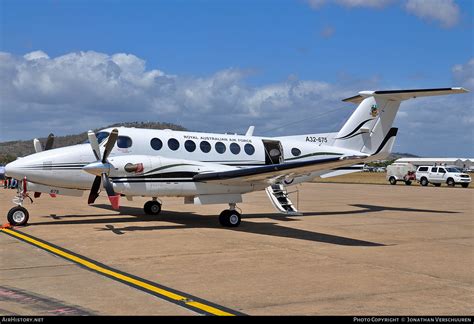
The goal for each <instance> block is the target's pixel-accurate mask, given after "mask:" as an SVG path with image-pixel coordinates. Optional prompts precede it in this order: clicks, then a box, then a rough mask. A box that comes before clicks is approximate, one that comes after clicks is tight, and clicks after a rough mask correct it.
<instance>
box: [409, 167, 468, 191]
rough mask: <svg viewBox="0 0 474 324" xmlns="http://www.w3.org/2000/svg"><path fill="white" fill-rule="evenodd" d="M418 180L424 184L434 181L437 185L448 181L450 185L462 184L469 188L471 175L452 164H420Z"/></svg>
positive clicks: (417, 173)
mask: <svg viewBox="0 0 474 324" xmlns="http://www.w3.org/2000/svg"><path fill="white" fill-rule="evenodd" d="M416 181H418V182H419V183H420V184H421V185H422V186H427V185H428V184H429V183H432V184H433V185H435V186H436V187H439V186H441V184H442V183H446V184H447V185H448V186H450V187H454V186H455V185H457V184H460V185H461V186H462V187H463V188H467V187H468V186H469V183H471V177H470V176H469V175H468V174H466V173H463V172H462V171H461V170H459V169H458V168H456V167H452V166H420V167H418V169H417V170H416Z"/></svg>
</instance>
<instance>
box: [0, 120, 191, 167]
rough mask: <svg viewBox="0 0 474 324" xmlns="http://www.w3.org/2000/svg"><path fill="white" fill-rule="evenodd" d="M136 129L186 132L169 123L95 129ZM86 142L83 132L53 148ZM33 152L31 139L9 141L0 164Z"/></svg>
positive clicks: (61, 139) (3, 146) (57, 141)
mask: <svg viewBox="0 0 474 324" xmlns="http://www.w3.org/2000/svg"><path fill="white" fill-rule="evenodd" d="M120 126H123V127H136V128H148V129H172V130H186V128H184V127H183V126H180V125H175V124H171V123H159V122H127V123H118V124H113V125H109V126H105V127H101V128H98V129H95V130H94V131H95V132H97V131H99V130H100V129H104V128H108V127H120ZM39 140H40V141H41V143H42V144H43V145H44V144H45V142H46V137H45V138H39ZM86 140H87V132H83V133H80V134H76V135H67V136H57V137H55V138H54V146H53V147H54V148H57V147H64V146H69V145H75V144H79V143H82V142H84V141H86ZM34 152H35V149H34V147H33V139H31V140H26V141H10V142H3V143H0V164H6V163H8V162H11V161H14V160H15V159H16V158H17V157H22V156H26V155H29V154H32V153H34Z"/></svg>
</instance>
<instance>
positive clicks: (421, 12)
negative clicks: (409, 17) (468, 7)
mask: <svg viewBox="0 0 474 324" xmlns="http://www.w3.org/2000/svg"><path fill="white" fill-rule="evenodd" d="M405 9H406V10H407V11H408V12H409V13H411V14H414V15H416V16H417V17H420V18H422V19H427V20H434V21H436V22H439V23H441V25H442V26H443V27H453V26H454V25H456V24H457V23H458V21H459V17H460V13H459V7H458V5H457V4H456V3H454V0H429V1H426V0H407V2H406V4H405Z"/></svg>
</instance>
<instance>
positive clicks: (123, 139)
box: [117, 136, 132, 148]
mask: <svg viewBox="0 0 474 324" xmlns="http://www.w3.org/2000/svg"><path fill="white" fill-rule="evenodd" d="M117 146H118V147H119V148H129V147H131V146H132V139H131V138H130V137H128V136H119V137H118V138H117Z"/></svg>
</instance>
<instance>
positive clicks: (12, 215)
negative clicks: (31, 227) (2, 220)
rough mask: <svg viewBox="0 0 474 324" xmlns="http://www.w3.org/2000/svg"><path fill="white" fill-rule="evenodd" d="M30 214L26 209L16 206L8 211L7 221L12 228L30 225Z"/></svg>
mask: <svg viewBox="0 0 474 324" xmlns="http://www.w3.org/2000/svg"><path fill="white" fill-rule="evenodd" d="M29 218H30V214H29V213H28V210H26V208H25V207H22V206H16V207H13V208H12V209H10V210H9V211H8V215H7V220H8V222H9V223H10V225H12V226H22V225H26V223H28V219H29Z"/></svg>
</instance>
